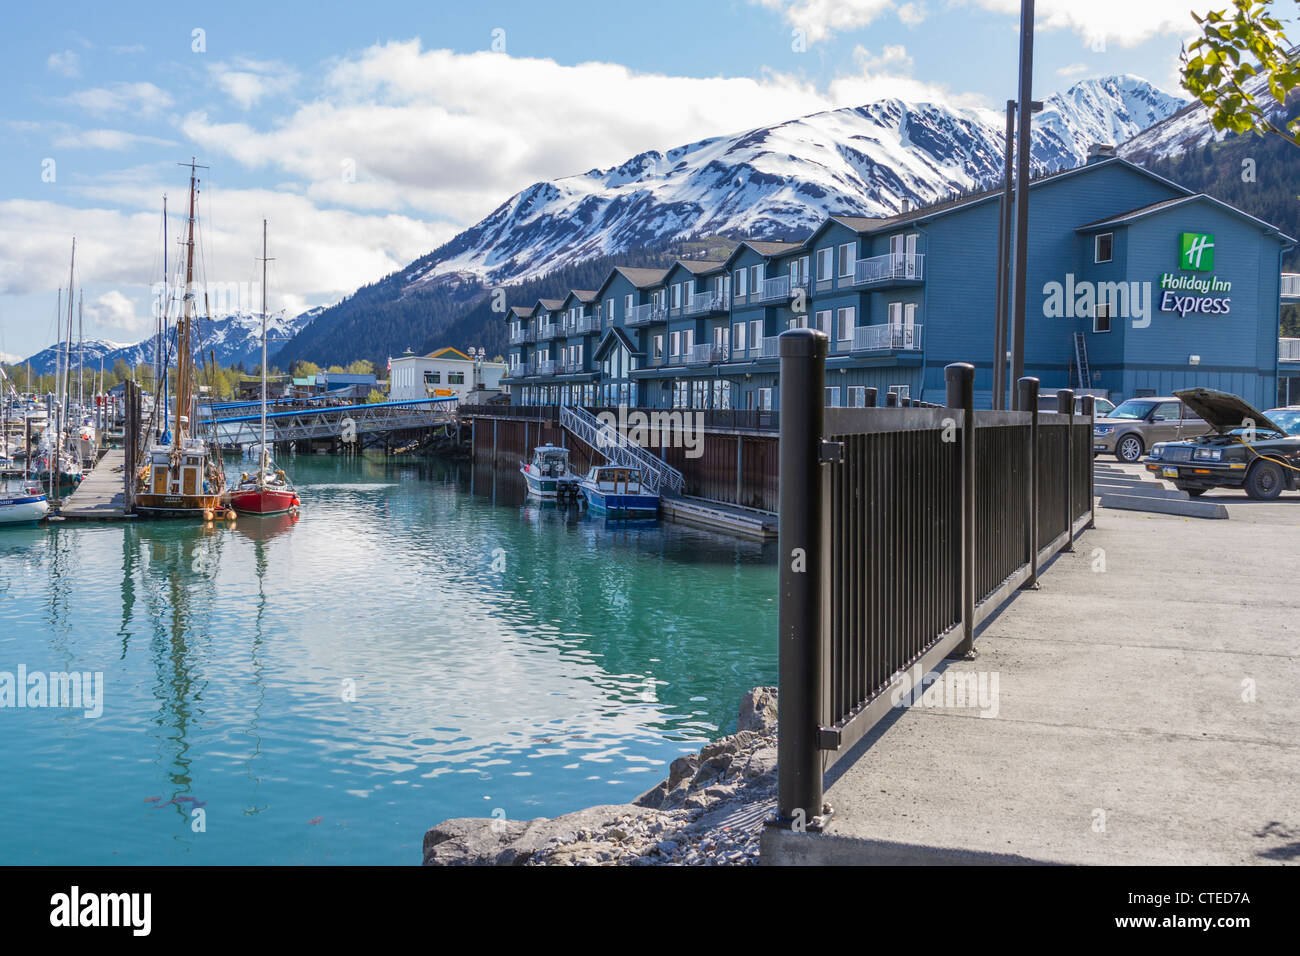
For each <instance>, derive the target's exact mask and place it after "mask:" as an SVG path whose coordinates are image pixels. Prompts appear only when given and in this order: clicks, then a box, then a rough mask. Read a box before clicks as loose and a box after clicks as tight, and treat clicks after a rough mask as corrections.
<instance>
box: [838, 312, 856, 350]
mask: <svg viewBox="0 0 1300 956" xmlns="http://www.w3.org/2000/svg"><path fill="white" fill-rule="evenodd" d="M857 311H858V310H857V309H856V308H855V307H854V306H849V307H847V308H844V309H840V310H839V313H838V319H839V321H838V322H836V323H835V331H836V333H837V337H838V338H839V340H840V341H841V342H847V341H848V340H849V339H851V338H853V323H854V320H855V318H856V315H857Z"/></svg>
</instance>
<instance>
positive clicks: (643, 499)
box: [581, 484, 659, 518]
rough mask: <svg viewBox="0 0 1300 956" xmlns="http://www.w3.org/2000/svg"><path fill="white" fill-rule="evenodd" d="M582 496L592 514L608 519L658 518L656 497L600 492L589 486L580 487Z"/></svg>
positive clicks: (657, 499) (657, 497)
mask: <svg viewBox="0 0 1300 956" xmlns="http://www.w3.org/2000/svg"><path fill="white" fill-rule="evenodd" d="M581 487H582V496H583V497H584V498H586V499H587V508H588V510H590V511H591V512H592V513H593V514H598V515H605V516H606V517H608V518H657V517H658V516H659V496H658V495H628V494H616V493H613V492H608V491H601V490H599V489H598V488H592V487H591V486H589V485H586V484H584V485H582V486H581Z"/></svg>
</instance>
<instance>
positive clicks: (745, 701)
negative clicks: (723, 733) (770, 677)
mask: <svg viewBox="0 0 1300 956" xmlns="http://www.w3.org/2000/svg"><path fill="white" fill-rule="evenodd" d="M736 729H737V730H751V731H753V732H754V733H756V734H774V733H776V688H775V687H755V688H754V689H753V690H751V691H749V692H748V693H747V694H745V696H744V697H742V698H741V699H740V717H739V719H738V720H737V721H736Z"/></svg>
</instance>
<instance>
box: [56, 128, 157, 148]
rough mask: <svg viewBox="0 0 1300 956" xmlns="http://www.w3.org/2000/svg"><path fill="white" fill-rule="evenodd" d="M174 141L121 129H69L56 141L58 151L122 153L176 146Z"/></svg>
mask: <svg viewBox="0 0 1300 956" xmlns="http://www.w3.org/2000/svg"><path fill="white" fill-rule="evenodd" d="M175 145H176V143H175V142H174V141H173V140H169V139H161V138H159V137H157V136H143V135H141V134H138V133H128V132H126V131H124V130H120V129H86V130H74V129H68V130H66V131H65V132H64V133H62V134H61V135H59V136H58V137H57V138H56V139H55V140H54V146H55V148H57V149H106V150H114V151H118V152H120V151H122V150H126V149H134V148H136V147H139V146H175Z"/></svg>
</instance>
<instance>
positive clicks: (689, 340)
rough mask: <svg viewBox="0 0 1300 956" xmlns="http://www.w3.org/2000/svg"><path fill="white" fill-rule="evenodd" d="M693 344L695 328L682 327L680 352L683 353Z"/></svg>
mask: <svg viewBox="0 0 1300 956" xmlns="http://www.w3.org/2000/svg"><path fill="white" fill-rule="evenodd" d="M694 346H695V330H694V329H684V330H683V331H682V354H683V355H685V354H686V353H687V352H689V351H690V350H691V349H692V348H693V347H694Z"/></svg>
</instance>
